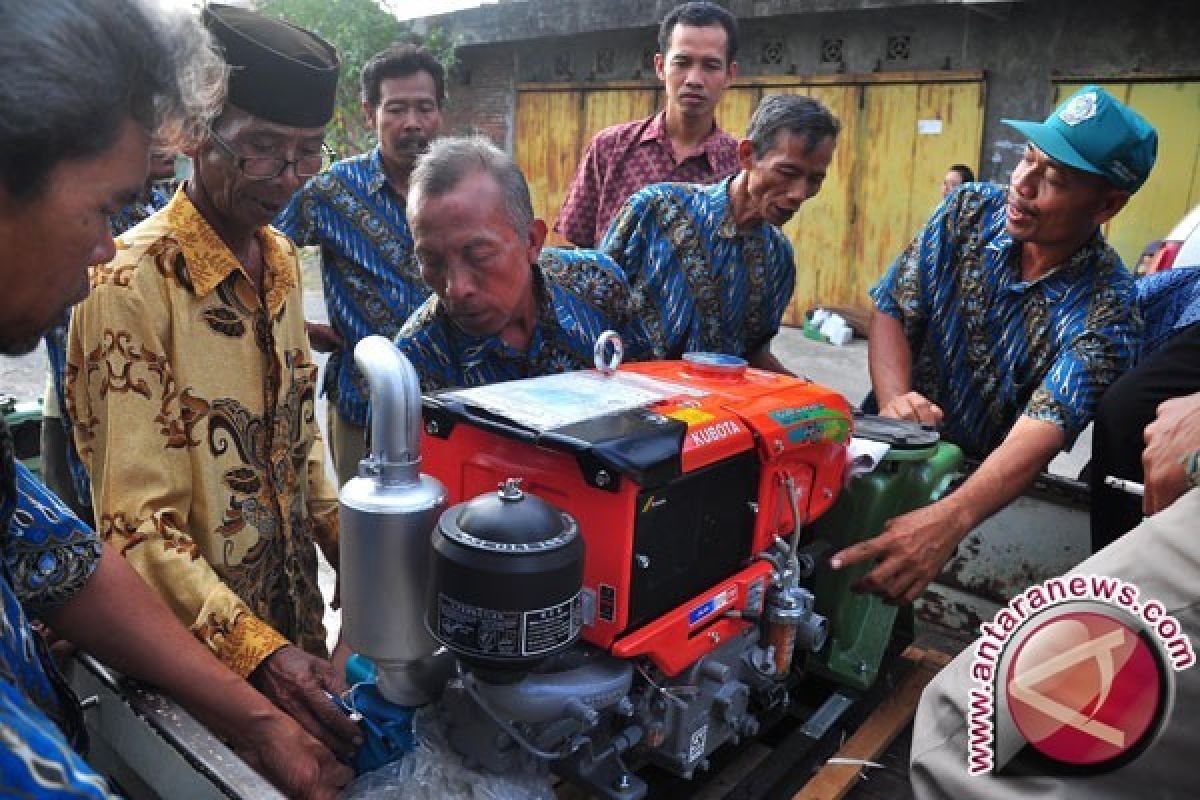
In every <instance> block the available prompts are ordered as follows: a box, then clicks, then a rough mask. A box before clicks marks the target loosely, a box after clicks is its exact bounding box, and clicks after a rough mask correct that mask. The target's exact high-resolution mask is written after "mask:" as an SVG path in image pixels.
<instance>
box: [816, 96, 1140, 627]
mask: <svg viewBox="0 0 1200 800" xmlns="http://www.w3.org/2000/svg"><path fill="white" fill-rule="evenodd" d="M1006 122H1007V124H1009V125H1011V126H1012V127H1014V128H1016V129H1017V130H1018V131H1020V132H1021V133H1023V134H1024V135H1025V136H1026V137H1027V138H1028V139H1029V143H1028V144H1027V145H1026V147H1025V153H1024V156H1023V157H1022V159H1021V162H1020V163H1019V164H1018V165H1017V167H1016V169H1014V170H1013V173H1012V178H1011V180H1010V182H1009V185H1008V186H1007V187H1002V186H996V185H991V184H986V183H978V184H971V185H970V186H968V187H965V188H961V189H959V190H958V191H957V192H955V193H954V194H953V195H951V196H950V197H949V198H948V199H947V200H946V201H944V202H943V203H942V205H941V207H939V208H938V210H937V211H936V212H935V213H934V215H933V218H932V219H931V220H930V221H929V223H928V225H926V227H925V228H924V230H922V231H921V232H919V233H918V234H917V236H916V238H915V239H913V241H912V243H911V244H910V245H909V246H908V248H907V249H906V250H905V251H904V253H902V254H901V256H900V257H899V258H898V259H897V260H896V262H895V263H894V264H893V265H892V267H891V269H889V270H888V272H887V274H886V275H885V276H884V277H883V280H881V281H880V282H879V284H878V285H877V286H876V287H875V288H874V289H873V290H872V292H871V294H872V297H873V298H874V301H875V306H876V308H875V312H874V315H873V316H872V319H871V333H870V350H869V365H870V370H871V383H872V385H873V387H874V392H875V395H876V397H877V399H878V404H879V408H880V409H881V413H882V414H883V415H885V416H891V417H899V418H903V419H908V420H913V421H915V422H920V423H923V424H926V425H936V426H939V427H940V428H941V431H942V435H943V436H944V437H945V438H947V439H949V440H950V441H952V442H954V443H956V444H958V445H959V446H960V447H962V448H963V450H964V451H965V452H966V454H967V455H968V456H971V457H974V458H978V459H982V463H981V464H980V466H979V468H978V469H977V470H976V471H975V472H974V473H973V474H972V475H971V477H970V478H968V479H967V481H966V482H965V483H964V484H963V485H962V486H961V487H960V488H959V489H957V490H956V491H955V492H954V493H952V494H950V495H948V496H947V497H945V498H944V499H942V500H940V501H938V502H937V503H934V504H933V505H930V506H927V507H925V508H922V509H919V510H917V511H913V512H911V513H909V514H905V515H904V516H901V517H897V518H895V519H893V520H891V521H890V522H889V523H888V525H887V527H886V528H885V529H884V532H883V533H882V534H880V535H879V536H878V537H876V538H874V539H872V540H869V541H867V542H863V543H861V544H858V545H855V546H853V547H850V548H847V549H846V550H844V551H842V552H841V553H838V554H836V555H835V556H834V557H833V559H832V565H833V567H834V568H835V569H838V568H845V567H849V566H851V565H854V564H858V563H860V562H864V561H868V560H872V559H876V560H878V565H877V566H875V568H874V569H873V570H872V571H871V572H869V573H868V574H867V575H866V576H864V577H863V578H862V579H861V580H860V581H859V582H858V584H857V586H858V588H859V589H860V590H862V591H866V592H874V593H877V594H880V595H882V596H884V597H886V598H888V599H889V600H892V601H898V602H905V603H910V602H912V601H913V600H914V599H915V598H916V597H917V596H918V595H919V594H920V593H921V592H922V591H924V589H925V586H926V585H928V583H929V582H930V581H931V580H932V579H933V578H934V576H935V575H937V573H938V571H939V570H940V569H941V567H942V565H943V564H944V563H945V562H946V560H947V559H948V558H949V557H950V556H951V555H952V554H953V553H954V550H955V548H956V547H957V546H958V543H959V542H960V541H961V540H962V539H963V537H965V536H966V535H967V533H969V532H970V531H971V530H972V529H973V528H975V527H976V526H977V525H979V524H980V523H981V522H983V521H984V520H985V519H987V518H988V517H989V516H991V515H992V514H994V513H995V512H996V511H998V510H1000V509H1001V508H1003V507H1004V506H1005V505H1007V504H1008V503H1009V502H1011V501H1012V500H1013V499H1015V498H1016V497H1018V496H1019V495H1020V494H1021V493H1022V492H1023V491H1024V490H1025V488H1026V487H1027V486H1028V485H1029V484H1030V483H1031V482H1032V481H1033V479H1034V478H1035V477H1036V476H1037V474H1038V473H1039V472H1040V471H1041V470H1042V469H1044V468H1045V466H1046V465H1047V464H1048V463H1049V462H1050V459H1051V458H1053V457H1054V455H1055V454H1056V453H1057V452H1058V451H1059V450H1061V449H1064V448H1069V447H1070V446H1071V445H1072V444H1073V443H1074V441H1075V438H1076V436H1078V435H1079V433H1080V431H1082V430H1083V428H1084V427H1085V426H1086V425H1087V423H1088V421H1089V419H1090V418H1091V416H1092V413H1093V411H1094V409H1095V407H1096V403H1097V401H1098V400H1099V399H1100V395H1101V394H1103V393H1104V390H1105V389H1106V388H1107V387H1108V386H1109V385H1110V384H1111V383H1112V382H1113V381H1115V380H1116V379H1117V378H1118V377H1120V375H1121V374H1122V373H1123V372H1125V371H1126V370H1127V369H1129V367H1130V365H1131V364H1132V362H1133V358H1134V354H1135V350H1136V341H1137V336H1138V328H1139V323H1138V321H1137V318H1136V313H1135V311H1134V293H1133V278H1132V277H1131V276H1130V274H1129V272H1128V271H1127V270H1126V269H1125V266H1124V265H1123V264H1122V263H1121V259H1120V257H1119V256H1118V255H1117V253H1116V251H1114V250H1113V249H1112V248H1111V247H1109V246H1108V245H1107V244H1106V243H1105V241H1104V237H1103V235H1102V234H1101V232H1100V226H1101V225H1103V224H1104V223H1105V222H1107V221H1108V220H1110V219H1112V218H1113V216H1115V215H1116V214H1117V213H1118V212H1119V211H1120V210H1121V209H1122V208H1124V206H1125V204H1126V202H1128V200H1129V198H1130V196H1131V195H1132V194H1133V193H1134V192H1136V191H1137V190H1138V189H1139V188H1140V187H1141V186H1142V184H1143V183H1145V181H1146V178H1147V177H1148V176H1149V174H1150V170H1151V168H1152V167H1153V166H1154V160H1155V155H1156V152H1157V145H1158V136H1157V134H1156V133H1155V131H1154V129H1153V128H1152V127H1150V125H1149V124H1148V123H1147V122H1146V121H1145V120H1144V119H1142V117H1140V116H1139V115H1138V114H1137V113H1136V112H1134V111H1133V110H1132V109H1130V108H1128V107H1126V106H1125V105H1123V104H1121V103H1120V102H1118V101H1117V100H1116V99H1115V98H1114V97H1113V96H1112V95H1110V94H1109V93H1108V92H1106V91H1105V90H1104V89H1102V88H1100V87H1098V86H1086V87H1084V88H1083V89H1081V90H1079V91H1078V92H1076V93H1075V94H1073V95H1072V96H1071V97H1070V98H1068V99H1067V100H1066V101H1065V102H1064V103H1063V104H1062V105H1060V106H1059V107H1058V109H1056V110H1055V111H1054V113H1052V114H1051V115H1050V116H1049V117H1048V118H1047V119H1046V121H1045V122H1044V123H1036V122H1023V121H1013V120H1006Z"/></svg>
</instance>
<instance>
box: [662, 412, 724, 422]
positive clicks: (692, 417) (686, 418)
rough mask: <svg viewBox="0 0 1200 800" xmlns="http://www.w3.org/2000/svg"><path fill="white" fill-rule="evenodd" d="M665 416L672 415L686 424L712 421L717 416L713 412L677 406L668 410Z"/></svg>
mask: <svg viewBox="0 0 1200 800" xmlns="http://www.w3.org/2000/svg"><path fill="white" fill-rule="evenodd" d="M666 416H668V417H674V418H675V419H677V420H679V421H680V422H686V423H687V424H688V425H703V424H704V423H705V422H712V421H713V420H714V419H716V418H717V417H716V415H715V414H710V413H708V412H707V411H701V410H700V409H698V408H677V409H675V410H674V411H668V412H667V414H666Z"/></svg>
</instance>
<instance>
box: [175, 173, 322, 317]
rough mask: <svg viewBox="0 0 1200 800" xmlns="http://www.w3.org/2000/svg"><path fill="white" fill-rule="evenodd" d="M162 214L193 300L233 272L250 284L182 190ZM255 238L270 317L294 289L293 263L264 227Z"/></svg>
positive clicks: (239, 264) (242, 270)
mask: <svg viewBox="0 0 1200 800" xmlns="http://www.w3.org/2000/svg"><path fill="white" fill-rule="evenodd" d="M165 213H166V221H167V227H168V230H169V232H170V234H171V236H172V237H173V238H174V239H175V240H176V241H177V242H179V247H180V249H181V250H182V251H183V258H184V263H185V264H186V265H187V271H188V277H189V278H191V282H192V291H193V292H194V293H195V294H196V296H197V297H204V296H205V295H207V294H208V293H209V292H211V291H212V290H213V289H215V288H217V286H218V285H219V284H220V283H221V282H222V281H224V280H225V279H226V278H228V277H229V276H230V275H231V274H233V273H235V272H236V273H240V274H241V276H242V277H243V278H244V279H245V280H246V282H247V283H250V277H249V276H248V275H247V274H246V271H245V270H244V269H243V268H242V265H241V262H239V261H238V260H237V257H236V256H234V254H233V251H232V250H230V249H229V246H228V245H226V244H225V242H224V241H222V240H221V237H220V236H218V235H217V232H216V231H215V230H213V227H212V226H211V225H209V224H208V220H206V219H205V218H204V216H203V215H202V214H201V213H200V211H199V209H197V208H196V206H195V205H193V204H192V201H191V199H190V198H188V196H187V192H185V191H184V190H183V187H182V186H181V187H180V188H179V190H178V191H177V192H175V196H174V197H173V198H171V202H169V203H168V204H167V207H166V209H165ZM255 235H256V236H257V237H258V243H259V246H260V247H261V248H262V257H263V262H264V263H265V265H266V270H265V271H264V274H263V288H264V289H265V295H266V305H267V309H268V310H269V311H270V312H271V314H272V315H274V314H277V313H279V310H280V309H281V308H283V301H284V299H285V298H286V297H287V295H288V293H289V292H291V290H292V289H294V288H296V286H298V284H297V282H296V265H295V260H294V259H293V258H292V251H291V250H290V249H288V248H286V247H285V246H284V245H283V243H282V242H283V237H281V236H278V235H276V234H275V233H273V232H272V231H271V229H270V228H268V227H266V226H264V227H262V228H260V229H259V230H258V231H256V232H255Z"/></svg>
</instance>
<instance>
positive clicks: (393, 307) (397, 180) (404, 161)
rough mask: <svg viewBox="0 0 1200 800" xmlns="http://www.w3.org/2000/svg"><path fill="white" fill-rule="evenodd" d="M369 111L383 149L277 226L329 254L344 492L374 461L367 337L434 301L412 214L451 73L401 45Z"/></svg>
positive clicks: (324, 262)
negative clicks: (364, 464)
mask: <svg viewBox="0 0 1200 800" xmlns="http://www.w3.org/2000/svg"><path fill="white" fill-rule="evenodd" d="M361 80H362V108H363V113H364V114H365V115H366V118H367V122H368V123H369V124H370V126H371V127H372V128H373V129H374V130H375V133H376V136H377V137H378V140H379V145H378V146H377V147H376V148H375V149H374V150H372V151H371V152H369V153H366V154H363V155H358V156H353V157H351V158H347V159H345V160H343V161H339V162H338V163H336V164H334V165H333V166H332V167H330V168H329V170H328V171H326V172H324V173H322V174H320V175H318V176H316V177H314V178H313V179H312V180H310V181H309V182H308V184H307V185H306V186H305V187H304V188H303V189H301V190H300V191H299V192H297V193H296V195H295V196H294V197H293V198H292V201H291V202H290V203H289V204H288V206H287V208H286V209H284V211H283V213H282V214H280V215H279V217H278V219H276V221H275V224H276V226H277V227H278V228H279V229H280V230H281V231H283V232H284V233H286V234H287V235H288V236H290V237H291V238H292V240H293V241H294V242H296V244H298V245H301V246H304V245H320V246H321V278H322V281H323V283H324V286H325V307H326V309H327V310H328V312H329V321H330V323H331V326H330V325H318V324H315V323H309V326H308V328H309V336H310V337H311V339H312V344H313V348H314V349H316V350H320V351H322V352H328V353H330V356H329V363H328V364H327V365H326V367H325V378H324V381H323V387H324V391H325V393H326V394H327V395H328V397H329V401H330V402H329V405H328V409H327V417H326V420H327V425H326V431H328V433H329V439H330V443H331V449H332V455H333V465H334V469H335V470H336V471H337V477H338V485H339V486H341V485H344V484H345V483H346V481H348V480H350V479H351V478H353V477H354V476H355V475H356V474H357V473H358V462H359V461H361V460H362V459H363V457H364V456H365V455H366V445H365V442H366V425H367V397H368V390H367V385H366V381H365V380H364V378H363V377H362V375H361V374H360V373H359V371H358V369H357V368H356V367H355V366H354V355H353V354H354V346H355V345H356V344H358V342H359V340H360V339H362V338H363V337H364V336H369V335H371V334H378V335H380V336H386V337H388V338H389V339H390V338H392V337H394V336H395V335H396V333H397V332H398V331H399V330H400V326H401V325H403V324H404V321H405V320H406V319H408V317H409V315H410V314H411V313H412V312H413V311H414V310H415V309H416V308H417V307H418V306H419V305H421V303H422V302H424V300H425V298H426V297H428V296H429V287H427V286H426V285H425V282H424V281H422V280H421V274H420V267H418V265H417V260H416V257H415V256H414V255H413V241H412V233H411V231H410V230H409V222H408V217H407V214H406V211H405V208H404V196H405V194H406V193H407V192H408V179H409V175H410V174H411V173H412V169H413V164H414V163H416V160H417V156H419V155H420V154H421V153H423V152H425V150H426V149H427V148H428V147H429V143H430V141H431V140H432V139H433V138H434V137H435V136H436V135H437V132H438V128H439V127H440V125H441V121H442V104H443V103H444V102H445V99H446V89H445V71H444V70H443V69H442V65H441V64H439V63H438V61H437V59H436V58H434V57H433V56H432V55H431V54H430V53H429V52H428V51H426V50H423V49H421V48H418V47H414V46H412V45H397V46H394V47H390V48H388V49H387V50H384V51H383V52H380V53H377V54H376V55H375V56H373V57H372V58H371V60H370V61H369V62H367V66H366V67H365V68H364V69H363V72H362V78H361Z"/></svg>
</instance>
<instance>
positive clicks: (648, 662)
mask: <svg viewBox="0 0 1200 800" xmlns="http://www.w3.org/2000/svg"><path fill="white" fill-rule="evenodd" d="M424 431H425V434H424V436H423V437H422V440H423V441H422V445H421V449H422V457H423V470H424V471H425V472H427V473H428V474H430V475H432V476H434V477H435V478H437V479H438V480H440V481H441V482H442V483H443V484H444V485H445V486H446V489H447V494H448V501H449V504H451V506H452V507H451V508H450V510H449V511H447V512H446V513H445V514H444V515H443V516H442V518H441V522H440V523H439V525H438V528H437V531H436V532H435V534H434V537H433V539H434V543H433V551H434V552H433V560H432V566H431V575H430V582H431V585H430V589H429V603H428V606H427V617H426V622H427V626H428V629H429V631H430V632H431V633H432V634H433V636H434V638H435V639H437V640H438V641H439V642H441V643H443V644H445V645H447V646H448V647H449V648H450V649H451V650H452V651H454V652H455V654H456V655H457V656H458V657H459V659H460V662H461V663H462V664H463V665H464V668H465V672H464V677H463V679H462V680H461V681H457V682H456V681H452V682H451V685H450V686H449V687H448V688H447V691H446V694H445V696H444V697H443V700H442V703H443V705H444V707H445V708H446V710H447V713H448V715H449V718H450V731H451V733H450V739H451V743H452V744H453V745H454V747H455V748H456V749H457V750H459V752H460V753H462V754H464V755H465V756H467V757H468V759H469V761H470V762H471V763H476V764H478V765H481V766H483V767H485V768H488V769H491V770H493V771H497V772H503V771H505V770H506V769H510V768H512V767H514V766H515V765H517V764H518V763H521V764H525V765H528V762H530V761H534V762H537V761H541V762H543V764H544V766H548V767H549V768H550V769H553V770H554V771H555V772H557V773H559V774H560V775H562V776H563V777H566V778H569V779H571V780H574V781H577V782H580V783H583V784H585V785H587V786H588V787H589V788H590V789H591V790H593V791H594V792H596V793H598V794H600V795H603V796H609V797H619V798H625V797H640V796H642V795H643V794H644V792H645V786H644V784H642V783H641V781H640V780H639V779H638V778H637V777H636V776H634V775H632V774H631V773H630V772H629V771H628V770H627V769H626V767H625V763H624V761H623V757H624V756H626V755H628V753H629V751H631V750H635V749H636V750H637V751H638V752H639V754H641V755H642V756H644V757H646V758H648V759H649V760H652V761H654V762H656V763H658V764H660V765H661V766H663V767H665V768H667V769H669V770H671V771H673V772H676V773H677V774H681V775H686V776H689V777H690V776H691V774H692V772H693V771H694V770H695V769H697V768H703V767H704V766H705V764H706V763H707V762H706V757H707V755H708V754H709V753H711V752H712V750H714V749H715V748H717V747H719V746H720V745H721V744H722V743H724V742H726V741H729V740H731V739H737V738H739V737H741V736H744V735H752V734H754V733H755V732H756V731H757V730H758V726H759V715H760V713H761V712H762V711H763V710H764V709H766V708H767V707H768V706H770V705H771V704H772V703H775V704H778V703H779V702H781V699H780V692H779V687H780V686H781V685H782V683H783V682H784V680H785V679H786V678H787V676H788V674H789V672H790V665H791V661H792V656H793V652H800V651H802V650H804V651H815V650H817V649H819V648H820V647H821V645H822V644H823V642H824V640H825V634H826V621H825V619H824V618H823V617H821V616H820V615H818V614H816V613H815V612H814V611H813V596H812V594H811V593H810V592H809V591H808V590H807V589H805V588H803V587H801V586H800V585H799V583H798V581H799V578H800V577H802V572H803V570H802V569H801V568H800V564H799V560H798V559H797V547H796V544H797V542H798V539H799V536H800V533H799V532H800V531H801V529H802V527H803V525H805V524H807V522H808V521H810V520H813V519H815V518H817V517H819V516H820V515H821V514H823V513H824V512H825V511H827V510H828V509H829V508H830V507H831V506H832V504H833V503H834V501H835V500H836V498H837V496H838V493H839V490H840V488H841V486H842V484H843V479H844V473H845V470H846V468H847V467H846V465H847V457H846V447H847V443H848V442H849V439H850V432H851V414H850V409H849V407H848V405H847V403H846V401H845V400H844V399H843V398H842V397H841V396H840V395H838V394H836V393H835V392H833V391H831V390H829V389H826V388H824V387H821V386H818V385H815V384H813V383H811V382H809V381H805V380H800V379H796V378H791V377H787V376H782V375H777V374H773V373H768V372H763V371H759V370H755V369H749V368H747V367H746V365H745V363H744V362H742V361H741V360H740V359H729V358H726V357H722V356H715V355H708V354H696V355H692V356H689V357H688V360H685V361H678V362H658V363H647V364H635V365H631V366H627V367H622V368H621V369H620V370H618V371H617V372H615V373H614V374H611V375H604V374H601V373H600V372H593V371H588V372H577V373H568V374H563V375H553V376H546V377H542V378H534V379H530V380H524V381H513V382H508V383H502V384H494V385H491V386H485V387H479V388H475V389H467V390H457V391H450V392H444V393H440V394H436V395H433V396H431V397H426V398H425V401H424ZM498 486H500V487H501V489H500V492H499V493H498V494H497V487H498ZM472 498H475V499H474V500H472ZM522 498H524V500H523V499H522ZM531 500H532V501H533V502H534V503H536V504H537V505H536V507H531V506H530V504H529V503H530V501H531ZM468 501H469V502H468ZM455 504H457V505H455ZM543 504H548V505H549V507H550V508H552V509H557V510H559V511H561V512H565V513H563V515H562V521H561V522H560V521H558V520H556V519H551V517H552V515H549V516H548V515H547V513H546V511H545V509H544V508H542V505H543ZM531 520H533V521H531ZM547 520H548V521H547ZM522 526H526V527H530V526H532V527H536V528H538V529H539V530H538V531H536V532H530V533H529V537H528V538H527V539H519V534H517V533H514V528H521V527H522ZM576 532H577V533H576ZM576 536H578V537H581V538H582V541H583V544H584V545H585V546H584V548H583V551H584V555H583V563H582V569H581V571H580V572H581V578H579V583H578V588H577V589H576V590H575V591H573V592H572V591H570V590H569V589H568V590H566V591H565V592H564V589H563V583H562V580H563V575H565V574H567V573H569V571H570V565H569V563H567V562H564V561H563V559H562V557H561V554H560V555H559V556H556V557H557V558H558V561H557V562H555V563H554V564H550V563H549V562H548V561H547V560H546V559H547V558H549V557H551V556H552V555H553V553H555V552H557V551H556V547H557V545H558V544H561V545H562V548H559V549H561V550H562V551H563V552H564V553H565V548H566V545H567V544H568V543H569V542H573V541H574V538H575V537H576ZM785 540H790V542H791V544H790V546H789V544H788V543H787V542H786V541H785ZM556 543H557V544H556ZM552 545H553V546H552ZM539 563H540V564H541V566H538V564H539ZM551 574H553V576H554V577H553V585H552V587H551V584H549V583H547V584H543V583H541V581H543V580H547V578H545V577H544V576H548V575H551ZM543 586H545V587H546V589H545V592H544V595H545V597H546V600H545V601H544V602H539V601H538V599H537V598H538V597H541V596H542V595H543V593H542V587H543ZM577 639H582V642H579V643H576V640H577ZM543 656H544V658H543ZM784 694H786V692H785V693H784ZM782 702H786V700H782ZM497 741H501V742H506V743H507V745H508V746H506V747H498V746H497V745H496V742H497ZM581 741H586V742H587V744H588V746H586V747H585V746H583V745H581Z"/></svg>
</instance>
